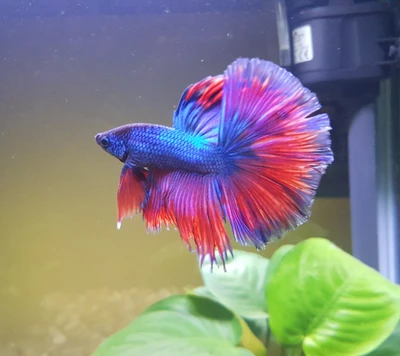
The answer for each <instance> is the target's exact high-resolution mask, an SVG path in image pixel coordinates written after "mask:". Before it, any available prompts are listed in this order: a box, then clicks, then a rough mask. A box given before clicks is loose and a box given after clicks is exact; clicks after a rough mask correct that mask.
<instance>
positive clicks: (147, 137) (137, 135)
mask: <svg viewBox="0 0 400 356" xmlns="http://www.w3.org/2000/svg"><path fill="white" fill-rule="evenodd" d="M129 137H130V138H129V141H128V145H127V148H128V151H129V152H131V157H132V163H134V164H135V165H137V166H139V167H146V168H152V167H155V168H159V169H165V170H183V171H188V172H194V173H202V174H207V173H218V172H219V171H220V170H221V169H222V168H223V167H224V166H225V160H226V155H225V152H224V149H223V148H222V147H220V146H216V145H214V144H212V143H209V142H208V141H207V140H206V139H204V138H202V137H201V136H193V135H189V134H187V133H185V132H183V131H180V130H176V129H174V128H170V127H165V126H158V125H146V124H142V125H134V126H132V129H131V131H130V134H129Z"/></svg>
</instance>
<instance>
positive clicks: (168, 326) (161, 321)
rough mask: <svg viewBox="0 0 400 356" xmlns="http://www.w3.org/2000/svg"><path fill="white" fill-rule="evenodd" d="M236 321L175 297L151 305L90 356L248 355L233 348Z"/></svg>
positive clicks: (206, 303) (213, 306) (215, 307)
mask: <svg viewBox="0 0 400 356" xmlns="http://www.w3.org/2000/svg"><path fill="white" fill-rule="evenodd" d="M241 338H242V327H241V322H240V320H239V319H238V318H237V317H236V316H235V315H234V313H232V312H231V311H230V310H228V309H227V308H225V307H224V306H222V305H221V304H219V303H217V302H215V301H213V300H211V299H209V298H204V297H200V296H196V295H176V296H172V297H169V298H166V299H164V300H162V301H160V302H158V303H155V304H153V305H152V306H151V307H149V308H148V309H147V310H146V311H145V312H144V313H143V314H141V315H140V316H139V317H138V318H137V319H136V320H135V321H134V322H133V323H132V324H130V325H129V326H127V327H126V328H124V329H122V330H121V331H119V332H117V333H116V334H114V335H112V336H111V337H110V338H108V339H107V340H106V341H104V342H103V343H102V344H101V345H100V346H99V348H98V349H97V350H96V351H95V353H94V354H93V356H130V355H141V356H147V355H149V356H153V355H155V354H157V352H161V351H160V350H162V355H165V356H167V355H171V356H172V355H174V356H175V355H178V354H179V355H181V354H182V355H186V354H188V355H196V356H197V355H224V354H233V355H238V356H239V355H240V356H242V355H243V356H245V355H246V356H247V355H251V353H248V351H246V350H244V349H240V348H237V349H235V346H237V345H238V344H239V343H240V341H241Z"/></svg>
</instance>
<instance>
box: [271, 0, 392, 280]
mask: <svg viewBox="0 0 400 356" xmlns="http://www.w3.org/2000/svg"><path fill="white" fill-rule="evenodd" d="M276 12H277V25H278V37H279V43H280V52H281V55H280V61H281V65H282V66H285V67H287V68H288V69H290V70H291V71H292V72H293V73H294V74H295V75H296V76H297V77H298V78H299V79H300V80H301V81H302V82H303V84H304V85H306V86H307V87H309V88H310V89H312V90H313V91H314V92H316V93H317V95H318V97H319V98H320V100H321V102H322V103H323V105H324V106H325V107H330V108H331V110H330V117H331V121H332V127H333V130H332V141H333V142H332V148H333V151H334V153H335V162H334V163H333V165H332V166H331V167H332V168H331V167H330V168H329V169H328V172H327V174H326V176H325V177H324V178H323V180H322V182H321V188H320V192H319V194H320V196H321V194H322V195H323V196H329V197H337V196H345V195H346V193H348V196H349V198H350V206H351V233H352V252H353V255H354V256H355V257H357V258H359V259H360V260H362V261H363V262H364V263H366V264H368V265H370V266H371V267H373V268H375V269H376V270H379V271H380V272H381V273H382V274H383V275H384V276H386V277H387V278H388V279H390V280H391V281H393V282H394V283H399V282H400V259H399V256H400V237H399V226H398V224H399V223H400V215H399V201H400V195H399V184H400V143H399V137H400V136H399V134H400V110H399V106H400V90H399V87H400V75H399V71H400V69H399V68H400V66H399V64H400V47H399V44H400V39H399V35H400V21H399V18H400V17H399V7H398V3H396V2H395V1H355V0H353V1H351V0H276ZM299 39H300V40H299ZM343 136H344V137H345V139H343ZM340 142H345V144H342V145H341V146H339V145H340ZM344 172H346V175H347V176H348V180H343V175H344ZM343 183H345V184H346V183H347V184H346V185H347V187H346V188H347V189H346V188H345V187H343V186H342V185H343ZM338 185H340V186H338Z"/></svg>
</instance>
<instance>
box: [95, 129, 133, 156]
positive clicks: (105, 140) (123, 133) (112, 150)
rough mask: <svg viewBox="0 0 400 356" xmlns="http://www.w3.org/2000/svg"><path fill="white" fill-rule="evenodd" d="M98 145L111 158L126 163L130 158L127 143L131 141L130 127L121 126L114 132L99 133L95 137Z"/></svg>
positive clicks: (113, 130)
mask: <svg viewBox="0 0 400 356" xmlns="http://www.w3.org/2000/svg"><path fill="white" fill-rule="evenodd" d="M95 139H96V142H97V144H98V145H99V146H100V147H101V148H102V149H103V150H104V151H106V152H107V153H109V154H110V155H111V156H113V157H115V158H117V159H119V160H120V161H121V162H124V163H125V161H126V159H127V157H128V153H129V152H128V147H127V142H128V139H129V127H127V126H121V127H117V128H115V129H112V130H108V131H105V132H101V133H98V134H97V135H96V136H95Z"/></svg>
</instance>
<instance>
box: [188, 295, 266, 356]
mask: <svg viewBox="0 0 400 356" xmlns="http://www.w3.org/2000/svg"><path fill="white" fill-rule="evenodd" d="M188 293H193V294H196V295H201V296H204V297H206V298H210V299H212V300H215V301H218V300H217V298H216V297H215V296H214V295H213V294H212V293H211V292H210V291H209V290H208V289H207V288H206V287H197V288H195V289H194V290H193V291H190V292H188ZM235 315H236V317H237V318H238V319H239V321H240V324H241V326H242V338H241V340H240V344H241V345H242V346H243V347H244V348H246V349H248V350H249V351H251V352H252V353H253V354H254V355H255V356H265V355H266V354H267V349H266V347H265V342H263V340H261V339H260V338H259V337H258V335H256V334H255V333H254V332H253V328H254V326H256V328H255V329H256V330H257V331H259V332H261V331H264V328H265V329H266V327H267V324H268V321H267V319H248V320H245V319H243V318H242V317H241V316H240V315H238V314H235ZM257 322H261V323H262V326H261V325H259V324H256V323H257ZM257 327H260V329H261V330H258V329H257ZM262 327H264V328H262ZM262 336H263V335H262Z"/></svg>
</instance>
